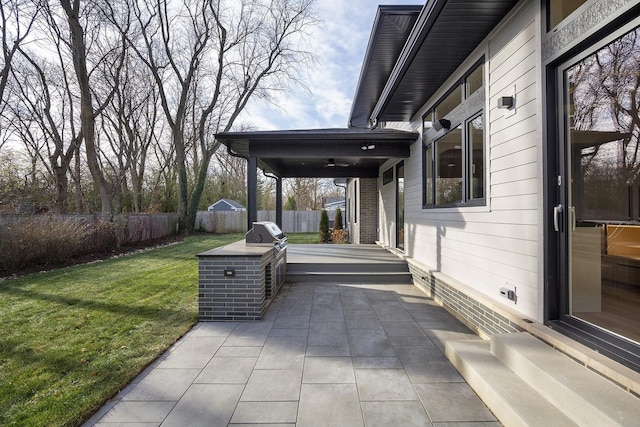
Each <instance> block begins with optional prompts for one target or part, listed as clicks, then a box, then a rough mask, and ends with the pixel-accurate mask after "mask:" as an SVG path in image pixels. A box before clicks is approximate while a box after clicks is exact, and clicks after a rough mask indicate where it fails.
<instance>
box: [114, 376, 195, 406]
mask: <svg viewBox="0 0 640 427" xmlns="http://www.w3.org/2000/svg"><path fill="white" fill-rule="evenodd" d="M199 373H200V370H199V369H154V370H153V371H151V372H150V373H149V374H148V375H147V376H145V377H144V379H142V381H140V382H139V383H138V384H137V385H136V386H135V387H133V388H132V389H131V391H129V392H128V393H127V394H126V395H124V396H123V397H122V400H123V401H126V400H137V401H147V402H151V401H156V402H159V401H163V400H166V401H177V400H178V399H180V397H181V396H182V395H183V394H184V392H185V391H187V389H188V388H189V386H190V385H191V383H192V382H193V380H194V379H195V378H196V377H197V376H198V374H199ZM166 384H171V387H166Z"/></svg>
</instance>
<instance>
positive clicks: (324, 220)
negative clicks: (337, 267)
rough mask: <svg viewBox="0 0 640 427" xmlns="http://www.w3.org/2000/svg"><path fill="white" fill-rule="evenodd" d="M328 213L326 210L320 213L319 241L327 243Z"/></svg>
mask: <svg viewBox="0 0 640 427" xmlns="http://www.w3.org/2000/svg"><path fill="white" fill-rule="evenodd" d="M329 236H330V235H329V214H328V213H327V211H326V210H323V211H322V213H320V243H329Z"/></svg>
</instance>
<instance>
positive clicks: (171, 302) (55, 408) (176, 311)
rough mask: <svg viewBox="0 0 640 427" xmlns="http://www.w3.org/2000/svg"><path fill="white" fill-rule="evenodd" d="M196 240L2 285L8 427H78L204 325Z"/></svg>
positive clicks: (2, 374)
mask: <svg viewBox="0 0 640 427" xmlns="http://www.w3.org/2000/svg"><path fill="white" fill-rule="evenodd" d="M242 238H243V236H242V235H241V234H234V235H223V236H213V235H211V236H194V237H188V238H187V239H185V241H184V243H180V244H176V245H172V246H167V247H163V248H159V249H154V250H151V251H148V252H145V253H139V254H135V255H129V256H125V257H121V258H117V259H112V260H108V261H102V262H96V263H93V264H86V265H81V266H76V267H71V268H65V269H60V270H56V271H53V272H48V273H40V274H33V275H30V276H26V277H23V278H19V279H14V280H6V281H0V390H1V392H0V425H19V426H44V425H46V426H59V425H60V426H61V425H69V426H72V425H78V424H80V423H81V422H82V421H83V420H85V419H86V418H87V417H89V416H90V415H91V414H92V413H93V412H94V411H95V410H97V409H98V408H100V406H101V405H102V404H103V403H104V402H105V400H106V399H108V398H110V397H111V396H113V395H114V394H115V393H116V392H118V390H120V389H121V388H123V387H124V386H125V385H126V384H127V383H128V382H129V381H131V380H132V379H133V378H134V377H135V376H136V375H137V374H138V373H139V372H140V371H141V370H142V369H144V367H146V366H147V365H148V364H149V363H151V362H152V361H153V360H154V359H155V358H156V357H157V356H158V355H160V354H161V353H162V352H163V351H164V350H165V349H167V348H168V347H169V346H170V345H171V344H172V343H174V342H175V341H176V340H177V339H178V338H179V337H180V336H181V335H183V334H184V333H185V332H187V331H188V330H189V328H190V327H191V326H192V325H193V324H194V323H195V322H196V321H197V317H198V310H197V289H198V265H197V264H198V263H197V258H196V257H195V255H196V254H197V253H200V252H204V251H206V250H208V249H211V248H213V247H216V246H220V245H223V244H227V243H230V242H233V241H236V240H239V239H242Z"/></svg>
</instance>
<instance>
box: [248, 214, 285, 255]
mask: <svg viewBox="0 0 640 427" xmlns="http://www.w3.org/2000/svg"><path fill="white" fill-rule="evenodd" d="M245 243H246V245H247V246H273V247H275V248H276V249H277V250H279V251H281V250H283V249H285V248H286V247H287V236H286V235H285V234H284V233H283V232H282V230H280V227H278V226H277V225H276V224H275V223H273V222H271V221H259V222H254V223H253V227H251V230H249V231H247V234H246V235H245Z"/></svg>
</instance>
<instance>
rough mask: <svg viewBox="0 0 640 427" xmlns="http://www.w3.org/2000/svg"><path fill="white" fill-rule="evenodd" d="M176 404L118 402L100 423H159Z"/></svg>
mask: <svg viewBox="0 0 640 427" xmlns="http://www.w3.org/2000/svg"><path fill="white" fill-rule="evenodd" d="M175 404H176V402H118V403H117V404H116V405H115V406H114V407H113V408H111V410H110V411H109V412H107V413H106V414H105V416H104V417H102V418H101V419H100V423H103V424H104V423H158V424H159V423H161V422H162V420H164V419H165V418H166V416H167V414H168V413H169V412H170V411H171V409H173V407H174V405H175Z"/></svg>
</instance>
